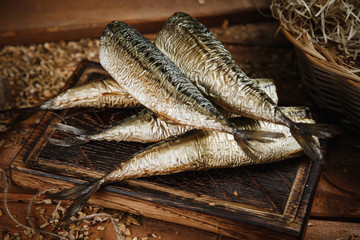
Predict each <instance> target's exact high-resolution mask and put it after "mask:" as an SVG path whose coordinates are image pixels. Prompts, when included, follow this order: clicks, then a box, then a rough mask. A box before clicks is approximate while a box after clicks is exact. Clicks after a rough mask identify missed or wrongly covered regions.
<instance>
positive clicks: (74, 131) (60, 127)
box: [50, 123, 87, 135]
mask: <svg viewBox="0 0 360 240" xmlns="http://www.w3.org/2000/svg"><path fill="white" fill-rule="evenodd" d="M50 126H51V127H52V128H54V129H56V130H59V131H61V132H65V133H70V134H73V135H85V134H87V131H86V130H83V129H80V128H77V127H73V126H70V125H67V124H63V123H55V124H51V125H50Z"/></svg>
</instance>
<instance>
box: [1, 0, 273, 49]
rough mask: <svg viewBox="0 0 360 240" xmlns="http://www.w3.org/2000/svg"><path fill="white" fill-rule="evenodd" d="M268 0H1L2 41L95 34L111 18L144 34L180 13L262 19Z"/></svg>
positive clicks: (207, 18)
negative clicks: (125, 23) (259, 11)
mask: <svg viewBox="0 0 360 240" xmlns="http://www.w3.org/2000/svg"><path fill="white" fill-rule="evenodd" d="M270 2H271V1H269V0H257V1H256V2H255V1H252V0H236V1H233V0H221V1H220V0H211V1H197V0H192V1H190V0H186V1H184V0H175V1H166V0H160V1H151V0H136V1H111V0H103V1H101V2H99V1H95V0H89V1H84V0H81V1H70V0H65V1H56V0H39V1H29V0H25V1H21V4H19V3H18V2H15V1H2V2H1V3H0V4H1V7H0V45H5V44H19V43H33V42H44V41H54V40H69V39H78V38H85V37H99V36H100V35H101V33H102V31H103V30H104V28H105V26H106V25H107V24H108V23H109V22H111V21H113V20H121V21H125V22H127V23H128V24H130V25H132V26H133V27H135V28H136V29H138V30H139V31H141V32H142V33H154V32H157V31H159V30H160V29H161V27H162V25H163V23H164V21H165V20H166V19H167V18H169V17H170V16H171V15H172V14H174V13H175V12H178V11H184V12H187V13H188V14H190V15H192V16H194V17H196V18H198V19H199V20H201V21H202V22H203V23H204V24H206V25H207V26H215V25H216V26H219V25H221V24H222V21H223V19H224V18H226V19H228V20H229V21H230V22H231V23H240V22H253V21H256V20H259V19H262V17H261V15H260V14H258V9H259V10H262V11H263V12H266V13H269V10H268V7H269V5H270Z"/></svg>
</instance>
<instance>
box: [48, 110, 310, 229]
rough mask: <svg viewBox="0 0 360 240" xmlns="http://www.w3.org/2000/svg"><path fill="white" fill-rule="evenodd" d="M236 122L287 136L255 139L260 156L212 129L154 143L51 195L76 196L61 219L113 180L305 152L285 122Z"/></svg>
mask: <svg viewBox="0 0 360 240" xmlns="http://www.w3.org/2000/svg"><path fill="white" fill-rule="evenodd" d="M287 112H289V117H291V118H293V119H294V120H296V121H300V122H314V121H313V120H311V119H309V118H308V117H307V116H306V115H305V113H304V110H303V109H296V108H289V109H288V110H287ZM232 123H233V124H235V125H236V126H237V127H239V128H240V129H244V130H254V129H256V130H258V131H264V130H265V131H269V130H270V131H273V130H275V131H280V132H283V133H284V137H281V138H277V139H274V141H272V142H267V143H262V142H252V144H254V145H255V146H256V148H257V149H258V150H259V151H258V152H257V154H258V158H257V159H253V158H250V157H249V156H248V155H247V154H246V152H244V151H243V150H242V149H241V147H239V146H238V144H237V142H236V141H234V138H233V136H232V135H230V134H227V133H223V132H215V131H209V130H202V131H199V130H193V131H190V132H187V133H185V134H184V135H182V136H180V137H178V138H172V139H170V140H166V141H162V142H159V143H158V144H154V145H151V146H149V147H148V148H145V149H144V150H142V151H140V152H138V153H136V154H135V155H133V156H132V157H130V158H129V159H128V160H127V161H125V162H122V163H120V164H119V166H117V167H115V168H114V170H113V171H111V172H109V173H108V174H106V175H104V176H103V177H101V178H99V179H97V180H95V181H93V182H89V183H85V184H82V185H78V186H76V187H73V188H70V189H66V190H63V191H61V192H58V193H55V194H53V195H50V197H52V198H56V199H72V200H74V202H73V203H72V205H71V206H70V207H69V208H67V210H66V212H65V214H64V215H63V217H62V219H61V220H60V222H62V221H65V220H67V219H69V218H70V217H71V216H72V215H74V214H75V213H76V212H77V211H78V210H80V209H81V208H82V207H83V206H84V205H85V203H86V202H87V200H88V199H89V198H90V197H91V196H92V195H93V194H94V193H95V192H96V191H97V190H98V189H99V188H100V187H102V186H104V185H106V184H109V183H112V182H119V181H122V180H125V179H132V178H139V177H147V176H153V175H165V174H172V173H177V172H183V171H190V170H207V169H213V168H225V167H237V166H246V165H249V164H260V163H270V162H277V161H280V160H283V159H286V158H289V157H295V156H298V155H300V154H301V147H300V146H299V144H298V143H297V142H296V140H295V139H294V138H293V137H292V136H291V133H290V131H289V129H288V128H287V127H285V126H282V125H278V124H273V123H269V122H264V121H257V120H254V119H246V118H234V119H232Z"/></svg>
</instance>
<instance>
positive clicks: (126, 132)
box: [49, 109, 193, 147]
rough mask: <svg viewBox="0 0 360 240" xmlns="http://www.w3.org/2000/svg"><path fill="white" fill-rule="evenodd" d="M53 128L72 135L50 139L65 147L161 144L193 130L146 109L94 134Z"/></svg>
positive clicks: (53, 142)
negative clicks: (110, 143)
mask: <svg viewBox="0 0 360 240" xmlns="http://www.w3.org/2000/svg"><path fill="white" fill-rule="evenodd" d="M53 128H55V129H57V130H60V131H63V132H67V133H70V134H72V136H71V137H70V138H68V139H63V140H60V139H53V138H51V139H49V142H50V143H52V144H54V145H59V146H63V147H69V146H74V145H79V144H84V143H87V142H89V141H102V140H106V141H127V142H131V141H132V142H143V143H151V142H159V141H162V140H165V139H167V138H169V137H175V136H178V135H181V134H183V133H185V132H187V131H189V130H191V129H193V128H192V127H188V126H185V125H179V124H176V123H173V122H170V121H169V120H167V119H164V118H162V117H160V116H158V115H156V114H155V113H154V112H152V111H150V110H148V109H144V110H142V111H140V112H138V113H136V114H134V115H132V116H130V117H127V118H125V119H122V120H120V121H118V122H116V123H114V124H112V125H109V126H106V127H105V128H103V129H100V130H97V131H94V132H86V131H84V130H82V129H78V128H75V127H72V126H68V125H65V124H56V125H55V126H53Z"/></svg>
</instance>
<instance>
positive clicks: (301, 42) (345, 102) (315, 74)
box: [282, 28, 360, 131]
mask: <svg viewBox="0 0 360 240" xmlns="http://www.w3.org/2000/svg"><path fill="white" fill-rule="evenodd" d="M282 32H283V33H284V35H285V36H286V38H287V39H289V41H290V42H291V43H292V44H293V45H294V46H295V50H296V54H297V57H298V62H299V70H300V75H301V78H302V81H303V84H304V85H305V87H306V89H307V91H308V93H309V95H310V97H311V98H312V99H313V100H314V101H315V103H316V104H317V105H318V106H319V107H323V108H326V109H329V110H334V111H336V112H338V113H341V114H344V116H345V117H346V118H347V119H348V120H349V122H350V127H352V128H354V129H356V130H357V131H360V77H359V76H357V75H355V74H353V73H349V72H348V69H347V68H345V67H344V66H341V65H339V64H337V63H336V62H335V60H334V56H333V54H332V53H330V52H329V51H328V50H326V49H325V48H323V47H320V46H319V45H317V44H312V43H310V42H309V40H308V39H307V37H306V36H305V35H303V36H302V37H300V38H299V39H296V38H295V37H294V36H293V35H291V34H290V33H289V32H288V31H286V30H285V29H284V28H282Z"/></svg>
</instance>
